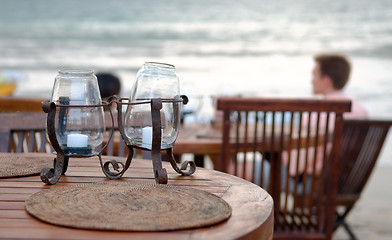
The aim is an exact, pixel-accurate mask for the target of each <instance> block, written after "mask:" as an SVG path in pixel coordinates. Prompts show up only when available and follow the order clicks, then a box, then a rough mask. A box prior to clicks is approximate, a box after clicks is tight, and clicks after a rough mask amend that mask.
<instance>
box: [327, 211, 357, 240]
mask: <svg viewBox="0 0 392 240" xmlns="http://www.w3.org/2000/svg"><path fill="white" fill-rule="evenodd" d="M346 213H347V212H346ZM345 216H346V214H344V215H339V214H336V220H335V224H334V227H333V231H336V229H338V228H339V227H340V226H343V227H344V229H345V230H346V232H347V233H348V235H349V236H350V239H351V240H357V239H358V238H357V237H356V236H355V234H354V232H353V230H352V229H351V227H350V225H348V223H347V222H346V221H344V218H345Z"/></svg>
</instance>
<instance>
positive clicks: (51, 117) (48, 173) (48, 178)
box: [40, 97, 129, 184]
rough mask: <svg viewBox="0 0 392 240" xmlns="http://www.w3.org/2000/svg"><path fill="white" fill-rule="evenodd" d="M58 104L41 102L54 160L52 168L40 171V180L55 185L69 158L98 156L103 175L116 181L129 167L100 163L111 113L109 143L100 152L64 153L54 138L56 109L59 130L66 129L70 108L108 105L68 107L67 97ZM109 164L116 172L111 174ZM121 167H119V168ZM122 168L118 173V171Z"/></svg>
mask: <svg viewBox="0 0 392 240" xmlns="http://www.w3.org/2000/svg"><path fill="white" fill-rule="evenodd" d="M60 102H61V103H60V104H57V105H56V103H54V102H50V101H48V102H43V103H42V109H43V111H44V112H45V113H47V123H46V126H47V127H46V129H47V134H48V138H49V141H50V143H51V144H52V147H53V149H54V150H55V152H56V157H55V159H54V166H53V168H43V169H42V171H41V174H40V176H41V180H42V181H43V182H44V183H46V184H56V183H57V182H58V181H59V179H60V177H61V175H62V174H65V172H66V171H67V168H68V162H69V158H70V157H75V158H84V157H93V156H98V158H99V161H100V163H101V167H102V170H103V172H104V174H105V175H106V176H107V177H109V178H111V179H118V178H120V177H121V176H122V175H123V174H124V172H125V171H126V170H127V168H128V167H129V165H128V166H126V165H124V164H123V163H122V162H117V161H115V160H112V161H108V162H106V163H105V164H103V163H102V156H101V155H102V151H103V150H104V149H105V148H106V146H107V144H108V143H109V141H110V140H111V138H112V135H113V129H114V118H113V115H112V113H111V112H110V116H111V120H112V129H111V132H110V136H109V141H108V142H107V143H106V145H105V146H104V147H102V149H101V151H99V152H97V151H94V150H91V151H90V152H89V153H86V152H85V153H84V152H80V153H77V154H75V153H66V151H65V150H64V149H63V148H62V147H61V146H60V144H59V141H58V140H57V136H56V127H55V125H56V113H57V108H60V110H59V111H58V112H59V113H58V114H59V116H58V123H57V124H58V125H59V126H58V127H59V128H63V129H65V128H66V122H67V121H66V117H67V112H68V111H69V109H70V108H96V107H110V103H106V102H104V103H102V104H96V105H69V99H68V98H67V97H63V98H62V99H61V101H60ZM109 164H110V165H112V167H113V169H114V170H115V171H116V172H112V171H111V170H110V168H109ZM120 166H121V167H120ZM120 168H122V170H121V171H120V170H119V169H120Z"/></svg>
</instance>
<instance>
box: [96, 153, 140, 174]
mask: <svg viewBox="0 0 392 240" xmlns="http://www.w3.org/2000/svg"><path fill="white" fill-rule="evenodd" d="M127 147H128V149H129V154H128V157H127V160H126V162H125V165H124V164H123V163H122V162H117V161H116V160H110V161H107V162H105V163H103V162H102V156H101V154H99V155H98V158H99V163H100V164H101V168H102V171H103V173H104V174H105V176H106V177H108V178H110V179H120V178H121V177H122V176H123V175H124V173H125V172H126V171H127V170H128V168H129V166H130V165H131V162H132V157H133V148H132V147H131V146H128V145H127ZM110 166H111V167H112V168H113V170H114V172H113V171H111V170H110ZM120 169H121V170H120Z"/></svg>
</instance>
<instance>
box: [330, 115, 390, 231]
mask: <svg viewBox="0 0 392 240" xmlns="http://www.w3.org/2000/svg"><path fill="white" fill-rule="evenodd" d="M391 125H392V121H382V120H344V123H343V137H342V144H341V146H342V147H341V153H340V160H339V180H338V195H337V209H336V220H335V226H334V230H336V229H337V228H338V227H339V226H343V227H344V228H345V230H346V231H347V233H348V234H349V235H350V237H351V239H357V238H356V236H355V234H354V232H353V231H352V230H351V228H350V226H349V225H348V224H347V223H346V221H345V218H346V216H347V215H348V213H349V212H350V211H351V210H352V209H353V207H354V205H355V203H356V202H357V200H358V199H359V198H360V195H361V192H362V190H363V189H364V187H365V185H366V183H367V181H368V179H369V177H370V175H371V173H372V171H373V168H374V166H375V164H376V161H377V159H378V156H379V154H380V151H381V149H382V146H383V144H384V141H385V138H386V136H387V133H388V131H389V128H390V126H391Z"/></svg>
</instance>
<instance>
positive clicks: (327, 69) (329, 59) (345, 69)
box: [314, 54, 351, 89]
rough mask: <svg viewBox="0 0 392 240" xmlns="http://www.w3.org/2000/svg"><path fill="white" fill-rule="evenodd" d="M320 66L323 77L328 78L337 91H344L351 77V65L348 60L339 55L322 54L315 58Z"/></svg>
mask: <svg viewBox="0 0 392 240" xmlns="http://www.w3.org/2000/svg"><path fill="white" fill-rule="evenodd" d="M314 60H315V61H316V62H317V63H318V64H319V66H320V73H321V76H325V75H326V76H328V77H329V78H330V79H331V81H332V84H333V87H334V88H336V89H342V88H343V87H344V86H345V85H346V83H347V82H348V79H349V77H350V71H351V65H350V62H349V61H348V59H347V58H346V57H345V56H343V55H338V54H320V55H317V56H315V57H314Z"/></svg>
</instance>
